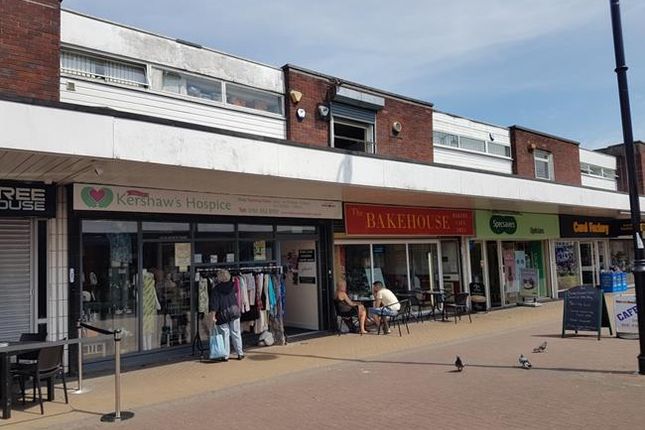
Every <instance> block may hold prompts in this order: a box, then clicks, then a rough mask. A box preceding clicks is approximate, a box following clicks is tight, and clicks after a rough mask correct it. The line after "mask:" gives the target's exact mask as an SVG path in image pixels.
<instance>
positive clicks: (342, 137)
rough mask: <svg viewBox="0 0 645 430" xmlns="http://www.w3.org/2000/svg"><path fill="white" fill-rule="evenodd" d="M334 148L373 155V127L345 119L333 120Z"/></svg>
mask: <svg viewBox="0 0 645 430" xmlns="http://www.w3.org/2000/svg"><path fill="white" fill-rule="evenodd" d="M333 139H334V140H333V146H334V148H340V149H347V150H349V151H360V152H368V153H370V154H373V153H374V127H373V126H372V124H368V123H360V122H358V121H351V120H347V119H336V118H334V136H333Z"/></svg>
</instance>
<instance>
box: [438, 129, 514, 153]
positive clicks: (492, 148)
mask: <svg viewBox="0 0 645 430" xmlns="http://www.w3.org/2000/svg"><path fill="white" fill-rule="evenodd" d="M432 141H433V143H434V144H435V145H439V146H448V147H450V148H459V149H463V150H466V151H472V152H483V153H488V154H491V155H496V156H500V157H506V158H510V156H511V147H510V145H508V144H503V143H497V142H492V141H489V140H483V139H474V138H472V137H466V136H459V135H456V134H452V133H446V132H443V131H433V132H432Z"/></svg>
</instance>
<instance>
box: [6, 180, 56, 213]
mask: <svg viewBox="0 0 645 430" xmlns="http://www.w3.org/2000/svg"><path fill="white" fill-rule="evenodd" d="M0 216H13V217H15V216H19V217H20V216H29V217H43V218H54V217H55V216H56V188H55V186H54V185H45V184H38V183H26V182H13V181H0Z"/></svg>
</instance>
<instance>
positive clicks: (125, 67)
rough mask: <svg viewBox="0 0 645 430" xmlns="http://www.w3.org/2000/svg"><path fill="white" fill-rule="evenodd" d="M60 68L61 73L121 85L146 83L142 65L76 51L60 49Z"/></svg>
mask: <svg viewBox="0 0 645 430" xmlns="http://www.w3.org/2000/svg"><path fill="white" fill-rule="evenodd" d="M60 69H61V72H62V73H66V74H70V75H76V76H82V77H84V78H90V79H97V80H101V81H105V82H111V83H116V84H121V85H131V86H135V87H146V86H147V85H148V80H147V78H146V67H145V66H143V65H139V64H132V63H126V62H123V61H118V60H112V59H109V60H108V59H106V58H101V57H96V56H92V55H88V54H82V53H78V52H71V51H61V56H60Z"/></svg>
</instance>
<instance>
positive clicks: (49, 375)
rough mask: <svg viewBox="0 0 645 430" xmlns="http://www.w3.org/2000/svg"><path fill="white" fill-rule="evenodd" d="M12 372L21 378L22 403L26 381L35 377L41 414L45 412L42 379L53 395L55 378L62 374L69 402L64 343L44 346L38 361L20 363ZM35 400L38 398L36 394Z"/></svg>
mask: <svg viewBox="0 0 645 430" xmlns="http://www.w3.org/2000/svg"><path fill="white" fill-rule="evenodd" d="M11 373H12V374H13V375H15V376H17V377H18V378H19V380H20V391H21V393H22V403H23V404H24V403H25V382H26V380H27V379H28V378H31V379H33V383H34V387H35V388H37V389H38V399H39V401H40V414H41V415H44V414H45V408H44V407H43V393H42V389H41V384H40V383H41V381H44V380H46V381H47V382H48V384H47V385H48V387H49V390H50V392H49V397H50V398H51V397H52V392H51V390H53V389H54V378H55V377H57V376H59V375H60V376H61V378H62V380H63V390H64V392H65V403H69V399H68V397H67V382H66V381H65V369H64V367H63V345H60V346H51V347H48V348H42V349H40V350H39V351H38V358H37V360H36V363H33V364H21V365H18V366H17V367H16V368H15V369H13V370H12V371H11ZM34 401H36V398H35V396H34Z"/></svg>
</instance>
